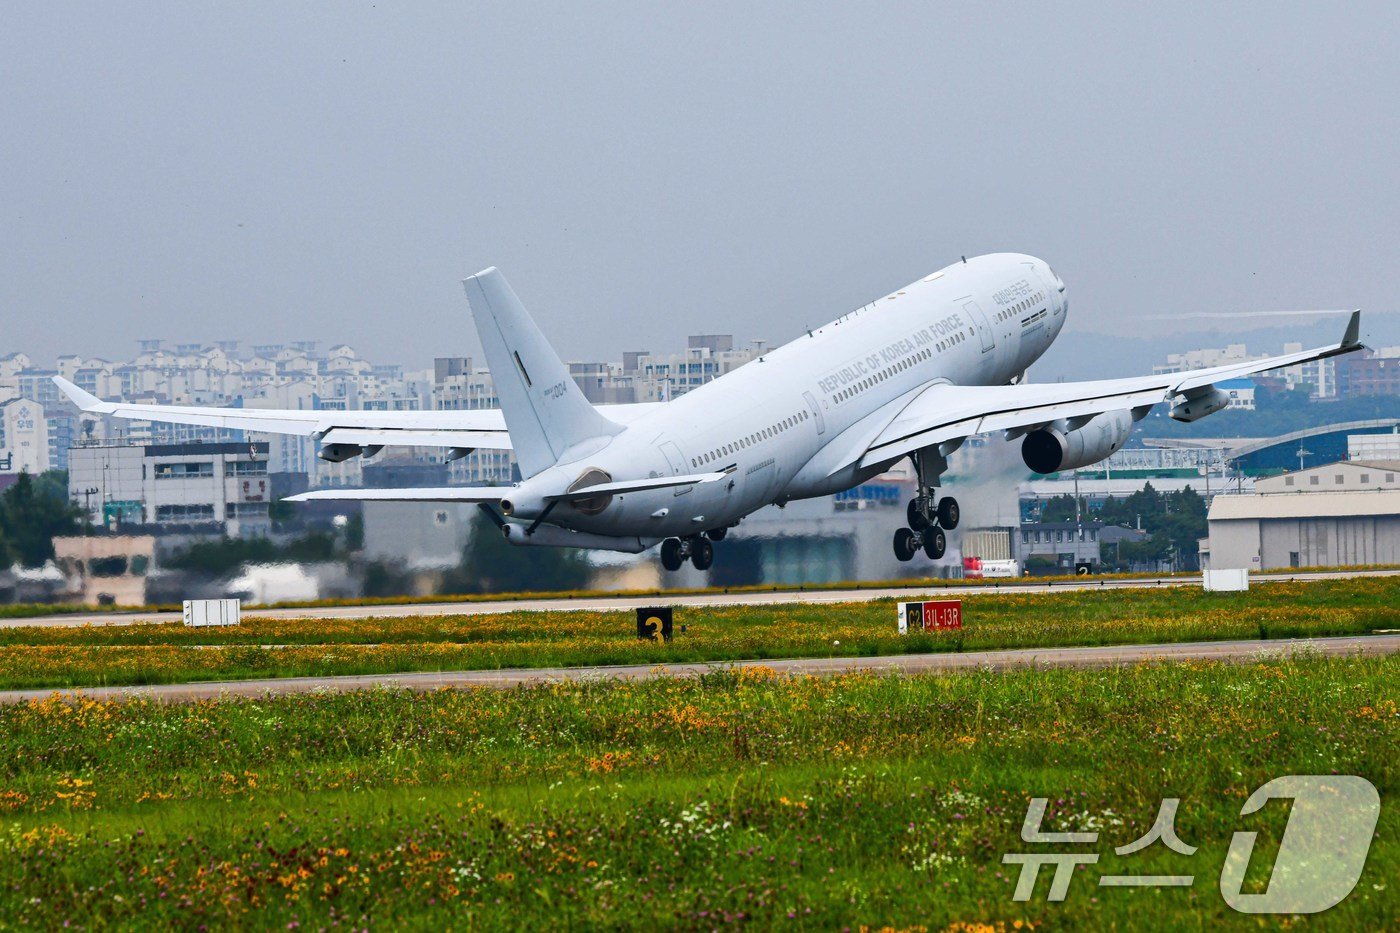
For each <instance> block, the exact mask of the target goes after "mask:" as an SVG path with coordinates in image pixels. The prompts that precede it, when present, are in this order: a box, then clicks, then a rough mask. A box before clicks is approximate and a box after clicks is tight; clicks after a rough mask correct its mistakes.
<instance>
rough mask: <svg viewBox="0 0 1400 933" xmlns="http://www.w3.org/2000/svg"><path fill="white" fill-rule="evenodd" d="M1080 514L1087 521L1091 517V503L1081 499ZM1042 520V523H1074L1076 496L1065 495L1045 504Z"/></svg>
mask: <svg viewBox="0 0 1400 933" xmlns="http://www.w3.org/2000/svg"><path fill="white" fill-rule="evenodd" d="M1079 514H1080V516H1081V517H1082V518H1085V519H1087V518H1088V517H1089V501H1088V500H1087V499H1084V498H1081V499H1080V500H1079ZM1040 520H1041V521H1042V522H1072V521H1074V496H1071V495H1070V494H1069V493H1064V494H1063V495H1058V496H1056V497H1055V498H1053V499H1051V500H1050V501H1049V502H1047V503H1045V507H1044V508H1043V509H1041V510H1040Z"/></svg>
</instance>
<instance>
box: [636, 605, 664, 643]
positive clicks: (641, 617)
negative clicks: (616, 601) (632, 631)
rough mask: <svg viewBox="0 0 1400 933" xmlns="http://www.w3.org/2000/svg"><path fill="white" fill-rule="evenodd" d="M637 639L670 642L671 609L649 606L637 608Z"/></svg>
mask: <svg viewBox="0 0 1400 933" xmlns="http://www.w3.org/2000/svg"><path fill="white" fill-rule="evenodd" d="M637 637H638V638H645V639H648V640H649V641H656V639H657V638H660V639H662V640H663V641H670V640H671V607H670V606H649V607H642V606H639V607H638V608H637Z"/></svg>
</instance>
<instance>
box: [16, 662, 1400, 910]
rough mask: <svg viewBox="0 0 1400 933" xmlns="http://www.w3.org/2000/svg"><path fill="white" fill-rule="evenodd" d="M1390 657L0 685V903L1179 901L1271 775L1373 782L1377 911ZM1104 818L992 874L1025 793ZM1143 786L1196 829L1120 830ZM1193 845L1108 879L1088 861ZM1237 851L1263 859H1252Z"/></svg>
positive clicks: (1366, 905) (563, 905) (959, 904)
mask: <svg viewBox="0 0 1400 933" xmlns="http://www.w3.org/2000/svg"><path fill="white" fill-rule="evenodd" d="M1398 683H1400V659H1397V658H1394V657H1391V658H1371V659H1321V658H1312V659H1308V658H1304V659H1297V660H1293V661H1286V662H1278V661H1271V662H1267V663H1259V664H1251V665H1246V666H1232V665H1210V664H1188V665H1173V666H1166V665H1162V666H1158V665H1143V666H1138V667H1135V668H1131V669H1112V670H1099V671H1082V670H1057V671H1039V672H1034V671H1021V672H1013V673H1005V674H990V673H963V674H955V675H949V676H942V677H911V678H893V677H874V676H870V675H849V676H842V677H836V678H830V679H812V678H796V679H790V678H780V677H773V676H766V675H763V674H762V673H761V672H759V673H750V674H743V675H738V674H734V673H728V672H721V673H715V674H711V675H707V676H705V677H701V678H690V679H684V680H660V681H653V682H645V683H610V684H585V685H559V686H549V687H536V688H529V689H517V690H510V691H493V690H480V691H461V692H459V691H443V692H439V693H433V694H413V693H407V692H391V691H382V690H381V691H370V692H365V693H358V694H349V695H336V696H295V697H284V698H278V699H272V700H258V701H253V700H239V701H233V700H227V701H218V702H201V703H192V704H184V705H163V704H159V703H154V702H144V701H141V702H131V703H93V702H84V703H80V704H77V705H73V704H68V703H64V702H61V701H58V700H49V701H44V702H42V703H33V704H26V705H21V706H15V707H8V708H0V808H3V809H4V812H5V814H6V815H5V816H4V820H5V823H6V826H5V827H4V828H3V830H0V846H3V848H4V849H5V850H6V851H5V852H4V856H5V857H3V858H0V924H3V925H6V926H8V925H29V926H39V927H46V928H56V927H59V926H61V925H63V924H64V923H65V922H70V923H73V924H77V925H94V926H104V925H112V926H117V927H125V928H137V927H140V928H149V927H152V926H157V925H177V926H181V927H186V928H195V927H199V926H200V925H203V924H208V925H210V926H229V925H236V926H256V927H267V926H271V925H276V926H279V927H285V926H286V925H287V924H289V923H293V922H295V923H299V924H301V925H302V926H304V927H311V926H327V925H329V924H330V923H331V922H332V921H335V922H338V923H339V924H341V925H347V926H350V925H353V926H355V927H360V926H363V925H367V924H368V925H374V926H396V927H397V926H405V927H410V928H424V929H440V928H443V927H444V926H481V927H492V928H494V927H506V926H508V927H511V928H518V927H522V926H523V927H535V928H537V927H544V926H550V927H578V926H593V925H601V926H609V927H618V926H641V925H646V926H665V927H676V926H679V927H706V928H709V927H713V926H717V925H721V924H724V923H727V922H735V923H737V922H745V923H748V924H751V925H756V926H758V927H760V928H768V927H782V928H798V929H833V928H840V927H842V926H846V925H849V926H851V927H852V928H854V927H856V926H859V925H866V924H868V925H872V926H880V925H885V924H889V925H893V926H897V927H911V926H926V927H928V928H932V929H940V928H947V927H953V928H955V929H964V927H959V926H957V925H958V924H963V923H967V924H983V923H985V924H991V925H992V926H991V928H992V929H997V928H998V926H997V925H998V924H1001V925H1004V927H1005V928H1007V929H1011V928H1013V926H1014V925H1015V923H1016V922H1017V921H1020V922H1022V923H1031V924H1034V925H1035V926H1039V927H1042V928H1046V927H1048V928H1083V927H1085V926H1089V925H1093V926H1095V927H1109V926H1116V927H1122V928H1141V927H1142V926H1144V925H1150V926H1154V927H1162V928H1167V927H1169V928H1178V929H1203V928H1206V927H1214V926H1217V925H1219V924H1221V923H1227V924H1230V925H1233V926H1238V927H1246V926H1247V927H1249V928H1255V927H1257V926H1258V925H1259V923H1260V920H1261V919H1262V921H1263V922H1264V923H1266V924H1268V925H1274V922H1275V921H1274V920H1273V919H1272V918H1249V917H1243V916H1241V915H1237V914H1233V913H1232V912H1231V911H1230V910H1229V909H1228V908H1227V907H1226V906H1225V905H1224V904H1223V902H1222V900H1221V898H1220V895H1219V894H1218V891H1217V888H1216V885H1217V880H1216V879H1217V878H1218V875H1219V870H1220V865H1221V862H1222V859H1223V855H1224V852H1225V849H1226V847H1227V846H1228V844H1229V841H1230V836H1231V833H1232V832H1234V831H1236V830H1243V829H1251V830H1259V831H1260V832H1261V835H1260V841H1259V844H1258V845H1259V850H1260V852H1261V853H1264V854H1263V855H1261V856H1260V860H1261V864H1265V865H1266V864H1269V862H1268V861H1267V860H1266V856H1267V857H1271V854H1272V852H1273V851H1275V850H1276V848H1277V845H1278V839H1279V836H1280V830H1281V827H1282V821H1283V819H1284V816H1285V813H1284V810H1285V808H1281V807H1280V808H1266V810H1265V811H1263V812H1261V814H1259V815H1257V816H1252V817H1249V818H1243V817H1240V816H1239V810H1240V806H1241V804H1242V802H1243V801H1244V799H1245V797H1247V796H1248V794H1249V793H1250V792H1251V791H1252V790H1253V789H1254V788H1256V787H1258V786H1260V785H1262V784H1263V783H1265V782H1267V781H1268V780H1270V779H1272V778H1275V777H1278V776H1281V775H1284V774H1328V773H1332V772H1338V773H1343V774H1359V775H1362V776H1364V777H1366V778H1367V779H1368V780H1370V781H1371V782H1373V783H1374V784H1375V785H1376V787H1377V788H1378V789H1379V791H1380V793H1381V796H1382V800H1383V801H1384V802H1386V806H1385V808H1384V809H1383V812H1382V817H1381V824H1380V825H1379V826H1378V828H1377V833H1376V836H1375V840H1374V842H1373V845H1372V849H1371V854H1370V860H1369V863H1368V866H1367V869H1366V872H1365V874H1364V876H1363V877H1362V879H1361V882H1360V884H1359V885H1358V886H1357V888H1356V890H1355V891H1354V892H1353V893H1352V894H1351V896H1350V897H1348V898H1347V899H1346V900H1345V901H1343V903H1342V904H1340V905H1339V906H1337V907H1336V908H1333V909H1332V910H1331V911H1328V912H1327V913H1324V914H1322V915H1318V916H1315V917H1309V918H1295V919H1296V920H1303V921H1306V922H1307V924H1308V925H1309V926H1321V927H1323V928H1338V929H1380V928H1384V927H1387V926H1393V925H1394V923H1395V920H1396V917H1397V909H1400V902H1398V901H1397V897H1396V892H1397V887H1396V884H1395V879H1396V877H1397V871H1398V870H1400V855H1398V854H1397V852H1398V849H1397V844H1396V838H1397V836H1396V832H1397V829H1400V817H1397V815H1396V811H1395V808H1394V806H1393V797H1394V794H1395V791H1396V790H1397V781H1398V780H1400V741H1397V739H1398V738H1400V729H1397V726H1400V711H1398V710H1397V706H1396V692H1397V690H1396V685H1397V684H1398ZM1032 796H1046V797H1049V798H1050V799H1051V811H1050V812H1051V816H1050V818H1049V826H1048V828H1053V829H1060V830H1070V831H1073V830H1082V829H1085V828H1094V827H1097V828H1098V829H1099V830H1100V831H1101V836H1100V839H1099V842H1098V843H1097V844H1096V845H1094V846H1092V847H1090V848H1091V849H1092V851H1096V852H1099V853H1102V859H1101V861H1100V863H1099V864H1098V865H1096V866H1093V868H1092V870H1085V871H1081V872H1080V873H1079V874H1077V875H1076V878H1075V881H1074V883H1073V885H1072V886H1071V888H1070V892H1069V897H1068V898H1067V899H1066V900H1065V901H1064V902H1063V903H1046V901H1045V899H1044V884H1045V882H1044V880H1042V882H1041V887H1040V888H1039V890H1038V891H1037V895H1036V897H1035V898H1034V900H1032V901H1031V902H1030V903H1026V904H1017V903H1014V902H1013V901H1012V900H1011V893H1012V890H1013V888H1014V886H1015V872H1014V870H1013V869H1011V868H1009V867H1008V866H1004V865H1003V864H1002V863H1001V856H1002V854H1003V853H1005V852H1021V851H1027V850H1036V851H1043V850H1044V849H1045V848H1046V847H1044V846H1039V847H1037V846H1028V845H1026V844H1023V843H1021V842H1020V840H1019V839H1018V831H1019V828H1020V825H1021V821H1022V819H1023V818H1024V815H1025V811H1026V805H1027V800H1028V798H1030V797H1032ZM1164 796H1176V797H1180V798H1181V799H1182V803H1181V808H1180V811H1179V814H1178V817H1177V821H1176V828H1177V831H1178V833H1179V835H1180V836H1181V837H1182V838H1183V839H1184V840H1185V841H1186V842H1188V843H1190V844H1194V845H1198V846H1200V850H1199V851H1198V852H1197V853H1196V854H1195V855H1194V856H1191V857H1185V856H1180V855H1175V854H1173V853H1170V852H1168V851H1167V850H1165V849H1163V848H1162V847H1160V846H1157V847H1153V848H1152V849H1149V850H1147V851H1145V852H1143V853H1140V854H1138V855H1134V856H1127V857H1122V858H1119V857H1116V856H1115V855H1113V853H1112V847H1114V846H1117V845H1122V844H1124V843H1127V842H1130V841H1132V840H1134V839H1137V838H1138V837H1139V836H1141V835H1142V834H1143V833H1145V832H1146V830H1147V829H1148V827H1149V826H1150V825H1151V823H1152V821H1153V818H1154V817H1155V815H1156V811H1157V806H1158V802H1159V801H1160V799H1161V798H1162V797H1164ZM1109 873H1135V874H1137V873H1144V874H1145V873H1156V874H1164V873H1171V874H1194V875H1195V876H1196V878H1197V881H1196V884H1195V885H1194V886H1193V887H1191V888H1190V889H1144V890H1138V891H1133V890H1126V889H1101V888H1098V887H1096V886H1095V881H1094V879H1095V878H1096V877H1097V875H1098V874H1109ZM1256 880H1258V879H1257V876H1256Z"/></svg>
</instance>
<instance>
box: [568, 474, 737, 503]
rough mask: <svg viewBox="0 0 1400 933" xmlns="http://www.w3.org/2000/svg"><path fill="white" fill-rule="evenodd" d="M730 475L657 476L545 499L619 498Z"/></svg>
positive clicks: (589, 488) (705, 481) (573, 491)
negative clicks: (625, 493) (634, 493)
mask: <svg viewBox="0 0 1400 933" xmlns="http://www.w3.org/2000/svg"><path fill="white" fill-rule="evenodd" d="M728 475H729V474H728V473H692V474H690V475H688V476H657V477H653V478H651V479H624V480H618V481H617V482H615V483H599V484H598V485H596V486H585V487H583V488H582V489H575V490H572V491H571V492H562V493H559V494H558V495H554V496H545V499H546V500H547V501H548V500H553V501H556V502H568V501H569V500H571V499H592V498H595V497H596V496H600V495H602V496H617V495H621V494H622V493H624V492H643V491H645V490H647V489H669V488H671V487H673V486H695V485H697V484H699V483H713V482H715V481H716V480H721V479H724V478H725V477H726V476H728Z"/></svg>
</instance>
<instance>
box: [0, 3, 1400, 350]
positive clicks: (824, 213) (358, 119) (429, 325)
mask: <svg viewBox="0 0 1400 933" xmlns="http://www.w3.org/2000/svg"><path fill="white" fill-rule="evenodd" d="M1247 6H1249V5H1245V4H1240V5H1231V6H1230V8H1229V9H1224V5H1222V4H1203V5H1201V6H1198V7H1188V6H1186V5H1185V4H1181V3H1171V4H1157V5H1152V6H1148V5H1134V6H1133V9H1132V11H1131V12H1129V10H1128V5H1126V4H1107V5H1104V6H1102V7H1097V6H1088V5H1084V4H1072V3H1057V4H1040V5H1036V6H1032V5H1019V4H1018V5H1008V6H1004V7H993V6H992V5H990V4H966V3H963V4H948V5H946V6H944V7H941V8H940V7H937V6H935V5H933V4H928V3H919V4H910V5H907V6H906V5H896V4H849V3H842V4H831V5H830V8H829V9H821V8H820V5H819V4H811V3H808V4H796V3H794V4H781V5H778V4H761V3H759V4H755V3H753V2H745V3H738V4H733V5H720V4H717V3H705V4H657V3H643V4H636V5H632V4H623V3H608V4H605V5H596V6H585V5H583V4H580V3H569V4H560V5H532V4H526V3H518V2H517V3H501V4H496V5H490V6H478V5H475V4H473V5H466V4H462V3H451V4H443V5H441V6H433V5H429V4H424V3H418V4H411V5H401V4H386V3H379V4H377V5H370V4H364V3H351V2H334V3H324V4H311V3H305V4H303V3H295V4H289V3H283V2H277V3H265V4H259V3H237V4H211V3H187V2H178V3H166V4H162V3H152V2H145V3H140V4H98V3H93V4H85V5H74V4H66V3H56V2H44V3H29V4H21V3H8V4H4V5H3V7H0V121H3V123H2V124H0V126H3V132H0V354H3V353H5V352H9V351H10V350H15V349H23V350H26V351H28V352H30V353H32V354H35V355H37V356H39V357H41V358H51V357H52V356H53V355H54V354H56V353H59V352H65V351H66V352H79V353H84V354H96V355H105V356H109V357H125V356H128V355H130V354H131V353H132V352H133V350H134V340H135V338H137V337H143V336H156V337H165V338H169V339H172V340H188V341H207V340H215V339H223V338H231V339H232V338H236V339H241V340H244V341H247V342H255V341H256V342H273V341H286V340H295V339H317V340H322V341H325V342H340V341H346V342H349V343H351V344H353V345H354V346H356V347H357V348H359V349H360V350H361V351H362V352H363V353H365V354H366V355H368V356H370V357H371V358H373V359H376V360H382V361H389V360H397V361H401V362H404V363H407V364H409V365H411V366H413V367H423V366H427V365H429V363H430V361H431V358H432V357H433V356H434V355H445V354H451V353H471V352H474V351H475V350H476V346H477V344H476V340H475V336H474V334H473V333H472V328H471V324H470V321H469V318H468V311H467V305H466V302H465V299H464V297H463V294H462V289H461V285H460V280H461V278H462V277H463V276H464V275H467V274H470V273H471V272H474V271H476V270H478V269H480V268H483V267H485V266H487V265H496V266H499V267H500V268H501V269H502V270H503V271H504V272H505V274H506V275H507V276H508V277H509V279H510V281H511V283H512V284H513V285H514V286H515V288H516V291H517V292H519V293H520V295H521V297H522V298H523V299H524V301H525V303H526V306H527V307H528V308H530V309H531V311H532V312H533V313H534V314H535V316H536V318H537V320H538V321H539V323H540V326H541V327H542V328H543V330H544V331H545V332H546V334H547V335H548V336H549V337H550V338H551V339H552V340H553V341H554V342H555V345H556V346H557V347H558V348H559V350H560V352H561V355H563V356H564V357H565V358H570V359H592V358H613V357H615V356H617V355H618V351H620V350H621V349H623V348H639V349H640V348H656V349H668V348H676V347H679V346H681V345H682V344H683V341H684V337H685V335H686V334H689V333H697V332H733V333H735V334H736V335H738V336H740V337H741V338H749V337H763V338H766V339H768V340H770V341H777V340H786V339H789V338H791V337H793V336H795V335H796V334H797V333H798V332H799V331H800V329H801V327H802V326H803V325H804V324H808V323H811V324H816V323H819V322H822V321H825V320H827V319H829V318H832V317H834V316H836V315H838V314H840V313H842V312H844V311H846V310H848V309H850V308H852V307H855V306H857V305H860V304H862V303H863V302H865V301H867V300H869V299H871V298H873V297H875V296H877V295H880V294H883V293H885V292H887V291H890V290H892V289H894V288H896V287H898V286H900V285H903V284H905V283H907V282H909V281H911V280H913V279H915V278H916V277H919V276H921V275H924V274H926V273H927V272H929V271H932V270H933V269H936V268H938V267H940V266H942V265H945V264H946V263H948V262H950V261H954V260H956V259H957V257H958V256H959V255H960V254H967V255H973V254H976V253H982V252H989V251H995V250H1003V249H1008V250H1018V251H1024V252H1029V253H1034V254H1036V255H1038V256H1041V257H1043V258H1045V259H1047V260H1049V261H1050V262H1051V263H1052V264H1053V265H1054V266H1055V268H1056V270H1057V271H1058V272H1059V273H1060V274H1061V275H1062V276H1063V277H1064V278H1065V279H1066V281H1067V282H1068V284H1069V288H1070V296H1071V299H1072V308H1071V317H1070V329H1071V331H1073V330H1076V329H1077V330H1081V331H1082V330H1093V331H1107V332H1112V333H1118V334H1123V335H1135V336H1140V335H1142V334H1151V333H1161V332H1163V331H1165V330H1170V329H1171V328H1172V326H1173V324H1172V323H1171V322H1170V321H1162V320H1150V319H1149V317H1150V316H1153V315H1162V314H1170V313H1176V312H1180V313H1187V312H1206V311H1209V312H1217V311H1219V312H1232V311H1241V310H1252V309H1266V308H1290V309H1293V308H1336V307H1357V306H1359V307H1362V308H1365V309H1367V310H1368V311H1370V312H1371V313H1373V314H1375V313H1378V312H1387V313H1388V312H1391V311H1392V310H1393V309H1394V308H1395V307H1396V302H1395V292H1396V289H1395V287H1394V285H1395V280H1396V268H1397V264H1400V263H1398V259H1400V53H1397V48H1400V12H1397V7H1396V6H1395V5H1394V4H1379V3H1377V4H1362V3H1357V4H1325V5H1324V4H1314V5H1311V6H1310V7H1307V8H1302V7H1300V8H1296V9H1295V8H1290V7H1286V6H1284V5H1282V4H1273V3H1270V4H1259V5H1258V6H1257V9H1255V10H1254V11H1252V12H1251V11H1249V10H1248V9H1246V8H1247ZM1186 323H1187V322H1183V323H1182V325H1181V326H1186ZM1272 323H1275V324H1276V323H1278V322H1277V321H1275V322H1272ZM1189 324H1190V329H1192V330H1199V329H1201V321H1199V320H1195V319H1192V320H1190V321H1189ZM1338 327H1339V328H1340V322H1339V323H1338ZM1105 365H1106V367H1108V370H1107V371H1109V372H1114V371H1115V370H1114V369H1113V364H1112V361H1107V362H1106V363H1105Z"/></svg>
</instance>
